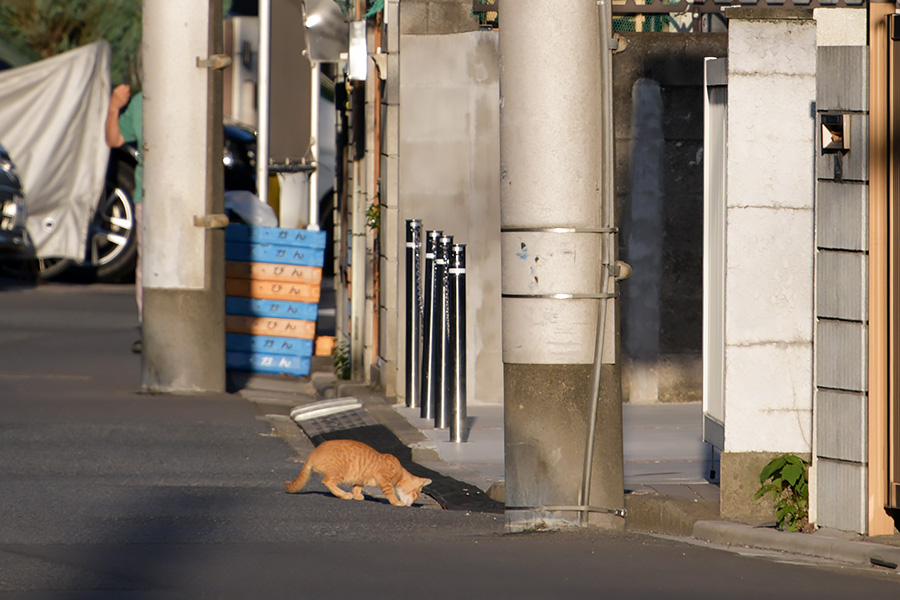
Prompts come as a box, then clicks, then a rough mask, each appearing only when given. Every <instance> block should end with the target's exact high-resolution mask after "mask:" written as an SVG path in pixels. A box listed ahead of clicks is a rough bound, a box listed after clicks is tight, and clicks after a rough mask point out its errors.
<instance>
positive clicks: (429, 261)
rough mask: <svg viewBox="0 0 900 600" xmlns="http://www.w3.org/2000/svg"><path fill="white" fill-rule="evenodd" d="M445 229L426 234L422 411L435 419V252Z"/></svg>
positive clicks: (422, 413)
mask: <svg viewBox="0 0 900 600" xmlns="http://www.w3.org/2000/svg"><path fill="white" fill-rule="evenodd" d="M443 233H444V232H443V231H441V230H439V229H436V230H429V231H428V232H427V233H426V235H425V303H424V305H423V314H422V370H421V374H422V376H421V378H420V384H421V394H420V398H419V400H420V402H421V406H420V408H421V411H420V413H419V415H420V416H421V417H422V418H423V419H433V418H434V413H435V387H434V383H435V381H434V379H435V369H436V368H437V367H438V366H439V363H438V362H436V361H435V347H434V346H435V344H434V322H435V319H436V317H437V306H436V305H435V297H436V296H437V294H435V284H436V281H435V277H434V271H435V254H436V252H437V247H438V240H439V239H440V237H441V236H442V235H443Z"/></svg>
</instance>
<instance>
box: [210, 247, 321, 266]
mask: <svg viewBox="0 0 900 600" xmlns="http://www.w3.org/2000/svg"><path fill="white" fill-rule="evenodd" d="M225 260H238V261H245V262H264V263H274V264H279V265H299V266H302V267H321V266H322V265H323V264H325V250H322V249H313V248H303V247H300V246H283V245H274V244H257V243H252V244H247V243H243V242H228V241H226V242H225Z"/></svg>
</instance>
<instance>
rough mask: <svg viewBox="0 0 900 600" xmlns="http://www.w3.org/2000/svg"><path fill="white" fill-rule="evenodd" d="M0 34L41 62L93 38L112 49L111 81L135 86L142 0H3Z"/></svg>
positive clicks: (137, 86)
mask: <svg viewBox="0 0 900 600" xmlns="http://www.w3.org/2000/svg"><path fill="white" fill-rule="evenodd" d="M0 32H2V33H0V35H2V36H3V37H4V38H5V39H6V41H7V42H8V43H9V44H11V45H13V46H14V47H15V48H17V49H18V50H20V51H21V52H23V53H24V54H26V55H29V56H33V57H34V58H35V59H36V60H37V59H44V58H49V57H51V56H54V55H56V54H59V53H61V52H66V51H68V50H72V49H73V48H77V47H78V46H83V45H85V44H89V43H91V42H95V41H97V40H101V39H103V40H106V41H108V42H109V44H110V46H111V47H112V62H111V65H110V71H111V75H112V83H113V85H116V84H118V83H130V84H131V85H132V87H135V88H139V87H140V81H139V77H138V69H137V65H138V60H137V51H138V48H139V46H140V41H141V0H66V1H64V2H62V1H60V0H3V2H2V3H0Z"/></svg>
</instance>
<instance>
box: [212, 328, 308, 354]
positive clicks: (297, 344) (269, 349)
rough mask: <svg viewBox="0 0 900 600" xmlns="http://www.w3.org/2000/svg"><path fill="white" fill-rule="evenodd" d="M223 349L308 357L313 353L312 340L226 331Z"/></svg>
mask: <svg viewBox="0 0 900 600" xmlns="http://www.w3.org/2000/svg"><path fill="white" fill-rule="evenodd" d="M225 349H226V350H229V351H234V352H251V353H253V352H256V353H263V354H283V355H287V356H301V357H306V358H309V357H310V356H312V355H313V341H312V340H300V339H297V338H287V337H277V336H266V335H248V334H245V333H226V334H225Z"/></svg>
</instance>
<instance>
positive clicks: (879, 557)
mask: <svg viewBox="0 0 900 600" xmlns="http://www.w3.org/2000/svg"><path fill="white" fill-rule="evenodd" d="M692 536H693V537H694V538H696V539H698V540H702V541H707V542H713V543H716V544H724V545H729V546H750V547H753V548H761V549H764V550H777V551H781V552H788V553H791V554H802V555H804V556H815V557H819V558H828V559H832V560H837V561H841V562H845V563H849V564H855V565H866V566H868V565H878V566H882V567H887V568H892V569H895V570H896V569H897V565H900V548H894V547H890V546H884V545H882V544H874V543H871V542H862V541H851V540H841V539H836V538H830V537H825V536H817V535H814V534H807V533H791V532H787V531H777V530H775V529H768V528H763V527H752V526H750V525H743V524H740V523H731V522H728V521H697V522H696V523H694V527H693V531H692Z"/></svg>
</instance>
